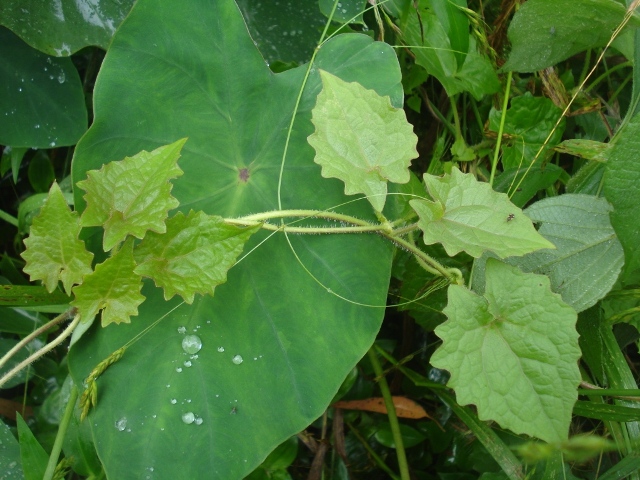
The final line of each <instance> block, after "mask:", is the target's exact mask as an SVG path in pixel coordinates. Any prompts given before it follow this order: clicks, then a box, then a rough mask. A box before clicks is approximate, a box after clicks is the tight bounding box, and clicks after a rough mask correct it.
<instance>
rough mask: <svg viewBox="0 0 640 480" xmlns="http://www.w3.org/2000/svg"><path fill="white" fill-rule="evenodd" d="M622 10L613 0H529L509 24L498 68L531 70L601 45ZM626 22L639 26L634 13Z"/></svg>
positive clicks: (623, 8)
mask: <svg viewBox="0 0 640 480" xmlns="http://www.w3.org/2000/svg"><path fill="white" fill-rule="evenodd" d="M625 10H626V9H625V7H624V5H623V4H621V3H620V2H616V1H615V0H553V1H549V0H529V1H528V2H525V3H524V4H522V7H521V8H519V9H518V11H517V12H516V14H515V15H514V17H513V20H512V21H511V24H510V25H509V32H508V36H509V41H510V42H511V54H510V55H509V59H508V60H507V63H505V65H504V66H503V67H502V69H503V70H505V71H509V70H514V71H517V72H535V71H536V70H542V69H543V68H546V67H550V66H551V65H555V64H557V63H558V62H561V61H562V60H565V59H567V58H569V57H570V56H572V55H574V54H576V53H578V52H582V51H584V50H587V49H589V48H594V47H603V46H604V45H606V43H607V42H608V41H609V38H610V37H611V33H612V32H613V31H614V30H615V29H616V27H617V26H618V24H619V23H620V22H621V21H622V18H623V17H624V14H625ZM629 23H630V25H629V27H628V28H633V27H637V26H640V16H639V15H638V13H634V14H633V15H632V17H631V21H630V22H629ZM586 25H588V28H585V26H586Z"/></svg>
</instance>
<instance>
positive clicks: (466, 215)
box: [409, 167, 554, 258]
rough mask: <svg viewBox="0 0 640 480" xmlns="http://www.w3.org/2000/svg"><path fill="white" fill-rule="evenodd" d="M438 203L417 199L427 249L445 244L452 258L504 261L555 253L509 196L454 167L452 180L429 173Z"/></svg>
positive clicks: (414, 204) (427, 180) (415, 204)
mask: <svg viewBox="0 0 640 480" xmlns="http://www.w3.org/2000/svg"><path fill="white" fill-rule="evenodd" d="M424 181H425V183H426V186H427V190H428V192H429V194H430V195H431V197H432V198H433V200H434V201H433V202H432V201H428V200H411V201H410V202H409V203H410V204H411V206H412V207H413V208H414V210H415V211H416V212H417V213H418V216H419V217H420V220H419V221H418V226H419V227H420V229H421V230H422V231H423V233H424V235H423V238H424V242H425V243H426V244H427V245H431V244H433V243H442V245H443V246H444V248H445V250H446V251H447V254H449V255H450V256H454V255H456V254H457V253H459V252H461V251H464V252H466V253H468V254H469V255H471V256H472V257H475V258H478V257H480V256H481V255H482V253H483V252H485V251H491V252H493V253H495V254H496V255H498V256H499V257H500V258H504V257H510V256H512V255H524V254H525V253H529V252H532V251H535V250H539V249H541V248H554V247H553V244H552V243H551V242H549V241H548V240H545V238H544V237H542V236H541V235H540V234H539V233H538V232H536V229H535V228H534V227H533V224H532V223H531V220H529V218H528V217H527V216H526V215H524V214H523V213H522V210H520V209H519V208H518V207H516V206H515V205H513V204H512V203H511V202H510V201H509V198H508V197H507V195H506V194H504V193H498V192H495V191H493V190H492V189H491V187H490V186H489V184H488V183H482V182H478V181H477V180H476V179H475V177H474V176H473V175H471V174H469V173H466V174H465V173H462V172H461V171H460V170H458V169H457V168H455V167H454V168H453V170H452V171H451V174H450V175H444V176H443V177H436V176H433V175H429V174H425V176H424Z"/></svg>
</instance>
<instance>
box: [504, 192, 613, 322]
mask: <svg viewBox="0 0 640 480" xmlns="http://www.w3.org/2000/svg"><path fill="white" fill-rule="evenodd" d="M611 210H613V209H612V208H611V206H610V205H609V203H608V202H607V201H606V200H605V199H604V198H598V197H594V196H591V195H575V194H566V195H560V196H558V197H550V198H545V199H544V200H541V201H539V202H536V203H534V204H533V205H532V206H530V207H529V208H527V209H526V210H525V213H526V215H527V216H528V217H529V218H530V219H531V220H532V221H533V222H535V223H537V224H539V228H538V233H540V234H541V235H543V236H544V237H545V238H546V239H547V240H549V241H551V242H552V243H553V244H554V245H555V246H556V250H543V251H540V252H535V253H530V254H529V255H526V256H524V257H517V258H511V259H509V260H508V262H509V263H510V264H512V265H517V266H519V267H520V268H521V269H522V270H523V271H525V272H535V273H542V274H545V275H548V276H549V278H550V280H551V287H552V289H553V291H554V292H556V293H559V294H560V295H562V299H563V300H564V301H565V302H566V303H568V304H569V305H571V306H572V307H573V308H574V309H575V310H576V311H577V312H581V311H583V310H586V309H587V308H589V307H591V306H593V305H595V304H596V302H597V301H598V300H600V299H601V298H603V297H604V296H605V295H606V294H607V293H608V292H609V291H610V290H611V288H613V285H614V284H615V282H616V281H617V279H618V276H619V275H620V271H621V269H622V265H623V263H624V254H623V251H622V245H620V241H619V240H618V237H616V232H615V231H614V230H613V228H612V227H611V222H610V221H609V212H611Z"/></svg>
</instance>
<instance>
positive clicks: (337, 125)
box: [308, 71, 418, 212]
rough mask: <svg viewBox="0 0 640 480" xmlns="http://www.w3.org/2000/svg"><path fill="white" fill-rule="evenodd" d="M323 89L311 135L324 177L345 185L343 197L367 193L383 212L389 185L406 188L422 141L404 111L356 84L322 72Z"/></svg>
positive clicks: (310, 141)
mask: <svg viewBox="0 0 640 480" xmlns="http://www.w3.org/2000/svg"><path fill="white" fill-rule="evenodd" d="M320 77H321V78H322V85H323V89H322V92H321V93H320V95H318V102H317V104H316V107H315V108H314V109H313V118H312V121H313V124H314V125H315V127H316V131H315V133H314V134H313V135H310V136H309V139H308V140H309V144H310V145H311V146H312V147H313V148H315V150H316V157H315V162H316V163H317V164H319V165H321V166H322V176H323V177H325V178H338V179H340V180H342V181H343V182H344V183H345V193H346V194H347V195H353V194H355V193H364V194H365V195H367V199H368V200H369V202H371V205H373V207H374V208H375V209H376V210H377V211H379V212H381V211H382V209H383V208H384V204H385V201H386V196H387V181H392V182H395V183H407V182H408V181H409V178H410V175H409V165H410V163H411V160H412V159H414V158H416V157H417V156H418V152H417V150H416V143H417V141H418V138H417V137H416V136H415V134H414V133H413V128H412V126H411V125H410V124H409V123H408V122H407V118H406V116H405V114H404V111H403V110H402V109H398V108H394V107H393V106H392V105H391V102H390V100H389V98H388V97H381V96H380V95H378V94H377V93H376V92H374V91H373V90H367V89H366V88H364V87H363V86H362V85H360V84H358V83H355V82H353V83H347V82H344V81H343V80H340V79H339V78H338V77H336V76H334V75H331V74H330V73H328V72H324V71H321V72H320Z"/></svg>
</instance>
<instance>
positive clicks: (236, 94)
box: [69, 0, 402, 480]
mask: <svg viewBox="0 0 640 480" xmlns="http://www.w3.org/2000/svg"><path fill="white" fill-rule="evenodd" d="M194 19H197V21H198V25H199V26H198V28H193V21H194ZM160 27H161V28H160ZM185 52H189V54H188V55H185ZM318 69H322V70H324V71H327V72H330V73H332V74H333V75H336V76H338V77H340V78H341V79H342V80H344V81H346V82H354V81H357V82H358V83H360V84H361V85H363V86H364V87H365V88H367V89H373V90H375V91H376V92H377V94H378V95H381V96H385V95H386V96H389V97H390V98H391V103H392V105H393V106H394V107H396V108H398V107H400V106H402V86H401V84H400V69H399V65H398V62H397V58H396V56H395V53H394V51H393V49H392V48H391V47H390V46H389V45H387V44H385V43H380V42H374V41H373V40H372V39H371V38H369V37H367V36H365V35H357V34H349V35H340V36H337V37H335V38H333V39H332V40H331V41H329V42H327V43H326V44H325V45H324V46H323V47H322V48H321V49H320V51H319V52H318V55H317V57H316V65H315V67H314V68H313V69H312V71H311V72H310V75H309V79H308V82H307V84H306V87H305V90H304V93H303V95H302V98H301V99H300V106H299V108H298V112H297V114H295V123H294V125H293V129H292V132H291V135H290V139H289V143H288V150H287V151H288V154H287V156H286V159H285V160H284V168H283V174H282V182H281V188H280V189H279V188H278V183H279V174H280V168H281V165H282V162H283V152H284V151H285V143H286V141H287V130H288V128H289V125H290V122H291V119H292V116H293V115H294V107H295V104H296V98H297V96H298V93H299V91H300V88H301V86H302V81H303V78H304V76H305V71H306V67H302V68H297V69H294V70H288V71H286V72H284V73H281V74H277V75H276V74H273V73H271V72H270V71H269V69H268V67H267V65H266V64H265V62H264V60H263V58H262V57H261V56H260V54H259V52H258V50H257V49H256V47H255V45H254V43H253V41H252V40H251V37H250V36H249V35H248V33H247V30H246V25H245V23H244V21H243V19H242V17H241V15H240V12H239V10H238V8H237V6H236V4H235V2H233V1H231V0H219V1H216V2H208V1H204V0H183V1H180V2H175V1H169V2H168V1H160V0H138V2H136V5H135V7H134V8H133V10H132V11H131V14H130V15H129V16H128V17H127V18H126V20H125V21H124V22H123V24H122V25H121V27H120V29H119V30H118V32H117V33H116V35H115V36H114V39H113V42H112V44H111V46H110V49H109V52H108V54H107V56H106V58H105V61H104V63H103V67H102V70H101V72H100V78H99V81H98V82H97V83H96V89H95V92H94V103H95V112H96V119H95V122H94V124H93V126H92V127H91V129H90V130H89V131H88V132H87V134H86V135H85V136H84V137H83V139H82V140H81V142H80V143H79V145H78V147H77V149H76V152H75V157H74V161H73V178H74V180H75V181H77V180H82V179H84V178H85V176H86V172H87V171H88V170H91V169H96V168H99V167H100V166H101V165H102V164H103V163H107V162H109V161H112V160H120V159H122V158H123V157H125V156H127V155H134V154H136V153H137V152H139V151H141V150H147V151H150V150H153V149H154V148H157V147H158V146H160V145H164V144H167V143H169V142H172V141H176V140H177V139H179V138H184V137H188V138H189V141H188V143H187V144H186V146H185V149H184V150H183V152H182V158H181V160H180V166H181V168H182V169H183V170H184V175H183V176H182V177H180V178H178V179H177V180H175V182H174V184H175V186H174V189H173V191H172V194H173V195H174V196H175V197H176V198H177V199H178V200H179V201H180V202H181V207H180V208H181V210H182V211H184V212H188V211H189V210H192V209H193V210H196V211H197V210H202V211H204V212H205V213H206V214H209V215H220V216H223V217H237V216H242V215H248V214H255V213H258V212H264V211H269V210H274V209H278V206H279V205H278V192H280V201H281V204H282V208H283V209H299V208H304V209H318V210H324V209H328V208H332V207H335V206H336V205H340V204H342V203H345V202H347V201H348V200H350V199H349V198H348V197H346V196H345V195H344V193H343V191H344V185H343V184H342V183H341V182H340V181H338V180H335V179H324V178H322V175H321V169H320V166H319V165H317V164H315V163H314V162H313V155H314V154H313V149H312V148H311V147H310V146H309V144H308V143H307V141H306V139H307V137H308V136H309V135H310V134H311V133H313V125H312V123H311V109H312V108H313V106H314V104H315V103H316V98H317V95H318V93H319V91H320V88H321V83H320V76H319V73H318ZM132 99H136V100H135V101H132ZM389 203H391V202H389ZM76 205H77V206H78V208H79V209H82V208H83V205H84V202H83V201H82V198H81V196H80V194H76ZM339 210H340V212H342V213H349V214H351V215H356V216H358V217H359V218H366V219H369V220H372V221H375V220H376V217H375V216H374V215H373V214H372V212H371V207H370V206H369V205H368V202H366V201H360V202H353V203H351V204H350V205H348V206H345V207H341V208H340V209H339ZM289 241H290V242H291V246H292V247H293V248H294V249H295V251H296V253H297V255H298V258H299V260H300V261H301V262H302V263H303V264H304V265H305V267H306V268H307V269H308V270H309V271H310V272H311V273H313V275H314V276H315V278H316V279H317V281H318V282H321V283H322V285H319V284H318V283H317V282H316V280H314V279H313V278H311V277H310V276H309V274H308V273H307V271H305V269H303V268H302V267H301V266H300V265H299V263H298V260H297V259H296V257H295V256H294V255H293V253H292V252H291V247H290V245H289V243H288V241H287V238H285V237H284V235H283V234H282V233H281V232H278V233H275V234H274V235H273V236H272V237H270V238H268V239H267V234H266V233H265V232H264V231H262V232H258V233H256V234H254V235H253V236H252V237H251V239H250V240H249V242H248V243H247V245H246V246H245V251H246V252H251V253H249V254H248V255H247V256H246V257H245V258H244V259H243V260H242V261H241V262H240V263H238V264H237V265H235V266H234V267H233V268H232V269H231V270H229V272H228V280H227V282H226V283H224V284H222V285H219V286H218V287H216V289H215V296H214V297H209V296H204V297H200V296H198V297H196V298H195V299H194V302H193V304H192V305H186V304H184V303H183V302H182V301H181V300H179V299H178V298H173V299H171V300H169V301H168V302H167V301H165V300H164V299H163V293H162V290H161V289H159V288H155V287H154V286H153V285H152V284H151V282H147V284H146V285H145V287H144V289H143V294H144V295H145V296H146V297H147V300H146V301H145V302H144V303H143V304H142V305H141V306H140V309H139V317H138V318H137V319H136V321H135V322H132V323H131V324H127V325H117V326H110V327H109V328H106V329H99V328H98V326H97V325H94V327H92V329H91V330H89V331H87V332H86V333H85V335H84V336H83V337H82V338H81V339H80V340H79V341H78V342H77V343H76V344H74V346H73V347H72V349H71V352H70V358H69V364H70V370H71V372H72V375H73V377H74V381H75V382H76V383H78V384H80V383H81V382H82V380H83V379H84V378H85V377H86V376H87V375H88V373H89V372H90V371H91V370H92V369H93V367H94V366H95V365H96V364H97V363H99V362H100V361H101V360H103V359H105V358H106V357H108V356H109V355H110V354H111V353H112V352H113V351H114V350H116V349H118V348H120V347H122V346H123V345H124V344H126V343H128V342H129V341H130V340H131V339H132V338H133V337H135V336H136V335H138V334H142V333H143V332H144V334H143V335H141V336H140V337H138V338H139V340H137V341H136V342H135V343H133V344H132V345H130V346H128V348H127V352H126V354H125V355H124V356H123V357H122V359H121V360H120V361H118V362H117V363H116V364H114V365H112V366H111V367H109V369H108V370H107V371H106V372H105V373H104V374H103V375H102V376H100V378H98V380H97V383H98V384H99V389H98V392H99V398H98V406H97V408H95V409H94V410H92V412H91V413H90V414H89V417H88V419H87V421H89V422H90V424H91V425H92V430H93V434H94V439H95V442H96V449H97V451H98V454H99V456H100V458H101V460H102V461H103V463H104V465H105V471H106V472H107V475H108V477H110V478H128V477H131V476H132V475H135V476H144V475H147V474H149V475H153V477H154V478H155V479H171V480H173V479H175V478H242V477H244V476H245V475H247V474H248V473H249V472H250V471H251V470H253V469H254V468H255V467H256V466H258V465H259V464H260V463H261V462H262V461H263V460H264V458H265V457H266V456H267V454H268V453H269V451H270V450H272V449H273V448H275V447H276V446H277V445H279V444H280V443H282V441H283V440H285V439H286V438H288V437H290V436H291V435H293V434H296V433H298V432H299V431H300V430H302V429H303V428H305V426H306V425H308V424H309V423H311V422H312V421H313V420H315V419H316V418H317V417H318V416H320V415H321V414H322V412H323V411H324V409H325V408H326V407H327V405H328V404H329V402H330V401H331V399H332V398H333V396H334V395H335V393H336V391H337V390H338V388H339V386H340V384H341V383H342V380H343V379H344V377H345V376H346V375H347V373H348V372H349V371H350V370H351V369H352V368H353V367H354V366H355V364H356V363H357V362H358V360H359V359H360V358H361V357H362V356H363V355H364V353H365V352H366V351H367V349H368V348H369V347H370V345H371V343H372V342H373V340H374V338H375V335H376V333H377V331H378V329H379V327H380V323H381V320H382V314H383V309H380V308H368V307H365V306H361V305H357V304H354V303H350V302H347V301H345V300H342V299H340V298H338V297H337V296H336V295H334V294H332V292H335V293H336V294H338V295H341V296H342V297H345V298H347V299H349V300H352V301H355V302H358V303H360V304H367V305H376V306H378V305H379V306H382V305H384V304H385V302H386V295H387V287H388V282H389V275H390V266H391V255H392V250H393V247H392V246H391V245H389V244H388V243H386V242H385V241H384V240H383V239H381V238H380V237H377V236H374V235H334V236H331V237H328V236H318V235H315V236H305V235H296V236H291V235H290V236H289ZM262 242H264V243H262ZM254 247H257V248H256V249H255V250H252V249H253V248H254ZM327 289H331V291H332V292H329V291H328V290H327ZM154 324H155V326H152V325H154ZM180 327H184V330H186V331H188V332H189V334H194V333H197V335H198V336H199V337H200V339H201V341H202V349H201V350H200V351H199V352H198V353H197V354H196V355H198V357H197V358H191V357H192V355H190V354H188V353H186V352H185V351H184V350H183V349H182V340H183V338H184V336H183V334H182V333H180V332H182V331H184V330H183V329H180V332H179V331H178V329H179V328H180ZM194 330H195V332H194ZM234 359H235V361H234ZM185 362H189V363H188V364H185ZM124 393H126V394H124ZM189 413H191V414H193V419H194V421H193V422H192V423H190V424H187V423H185V422H184V421H183V415H186V416H185V418H186V419H187V420H189V419H190V418H191V415H187V414H189ZM116 422H118V423H116ZM123 425H125V427H124V428H123V429H122V430H121V429H120V428H117V427H122V426H123ZM151 468H152V469H153V473H150V469H151Z"/></svg>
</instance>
